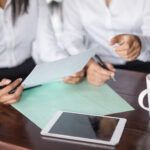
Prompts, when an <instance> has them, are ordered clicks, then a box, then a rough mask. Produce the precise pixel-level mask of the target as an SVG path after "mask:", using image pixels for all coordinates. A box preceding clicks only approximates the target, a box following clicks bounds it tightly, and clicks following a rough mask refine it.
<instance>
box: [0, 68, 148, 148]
mask: <svg viewBox="0 0 150 150" xmlns="http://www.w3.org/2000/svg"><path fill="white" fill-rule="evenodd" d="M145 76H146V74H144V73H138V72H131V71H122V70H117V73H116V79H117V81H116V82H113V81H109V82H108V84H109V85H110V86H111V87H112V88H113V89H114V90H115V91H116V92H117V93H118V94H119V95H120V96H122V97H123V98H124V99H125V100H126V101H127V102H128V103H129V104H131V105H132V106H133V107H134V108H135V110H134V111H130V112H124V113H120V114H114V115H112V116H116V117H124V118H126V119H127V124H126V127H125V130H124V133H123V136H122V138H121V141H120V143H119V145H117V146H116V147H107V146H100V145H92V144H91V145H85V144H83V143H82V144H81V143H70V142H64V141H59V140H55V139H48V140H46V139H42V137H41V136H40V129H39V128H38V127H37V126H36V125H34V124H33V123H32V122H31V121H29V120H28V119H27V118H26V117H24V116H23V115H22V114H21V113H19V112H18V111H16V110H15V109H14V108H12V107H11V106H2V105H0V150H24V149H25V150H28V149H32V150H109V149H115V150H150V121H149V120H150V118H149V114H148V112H146V111H144V110H142V109H141V108H140V107H139V105H138V95H139V93H140V92H141V91H142V90H143V89H145V87H146V83H145ZM39 113H40V112H39Z"/></svg>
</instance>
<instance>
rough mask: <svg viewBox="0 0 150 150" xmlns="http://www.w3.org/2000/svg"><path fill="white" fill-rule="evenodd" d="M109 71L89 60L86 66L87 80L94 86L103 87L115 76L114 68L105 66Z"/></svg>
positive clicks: (109, 65)
mask: <svg viewBox="0 0 150 150" xmlns="http://www.w3.org/2000/svg"><path fill="white" fill-rule="evenodd" d="M106 65H107V67H108V69H109V70H106V69H104V68H102V67H101V66H100V65H99V64H98V63H97V62H95V61H94V60H93V59H91V60H90V61H89V63H88V65H87V70H86V72H87V80H88V82H89V83H90V84H93V85H95V86H100V85H103V84H104V83H105V82H106V81H108V80H110V79H111V78H112V77H114V75H115V71H116V70H115V68H114V67H113V66H112V65H111V64H106Z"/></svg>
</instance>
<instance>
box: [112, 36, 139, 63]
mask: <svg viewBox="0 0 150 150" xmlns="http://www.w3.org/2000/svg"><path fill="white" fill-rule="evenodd" d="M110 44H111V45H112V46H113V47H114V48H115V51H116V53H117V54H118V55H119V56H120V57H122V58H123V59H125V60H126V61H134V60H136V59H137V57H138V56H139V55H140V53H141V41H140V39H139V37H138V36H135V35H128V34H120V35H117V36H115V37H114V38H112V40H111V43H110Z"/></svg>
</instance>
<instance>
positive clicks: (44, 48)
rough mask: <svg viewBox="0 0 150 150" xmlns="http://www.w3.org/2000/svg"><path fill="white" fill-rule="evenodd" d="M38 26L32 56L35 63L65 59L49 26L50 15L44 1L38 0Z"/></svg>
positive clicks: (65, 55)
mask: <svg viewBox="0 0 150 150" xmlns="http://www.w3.org/2000/svg"><path fill="white" fill-rule="evenodd" d="M38 2H39V3H38V7H39V9H38V11H39V12H38V25H37V34H36V38H35V41H34V42H33V50H32V56H33V58H34V60H35V62H36V63H42V62H50V61H55V60H58V59H61V58H64V57H67V52H65V51H63V50H61V49H60V48H59V47H58V45H57V40H56V37H55V35H54V31H53V28H52V24H51V14H50V11H49V8H48V6H47V4H46V2H45V0H38Z"/></svg>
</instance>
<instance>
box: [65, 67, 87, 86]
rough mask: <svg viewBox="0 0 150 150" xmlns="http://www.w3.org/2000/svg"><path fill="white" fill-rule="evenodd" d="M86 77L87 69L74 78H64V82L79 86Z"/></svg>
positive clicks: (73, 76)
mask: <svg viewBox="0 0 150 150" xmlns="http://www.w3.org/2000/svg"><path fill="white" fill-rule="evenodd" d="M84 77H85V69H83V70H82V71H80V72H78V73H76V74H74V75H72V76H69V77H67V78H64V82H65V83H68V84H77V83H79V82H81V81H82V80H83V79H84Z"/></svg>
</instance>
